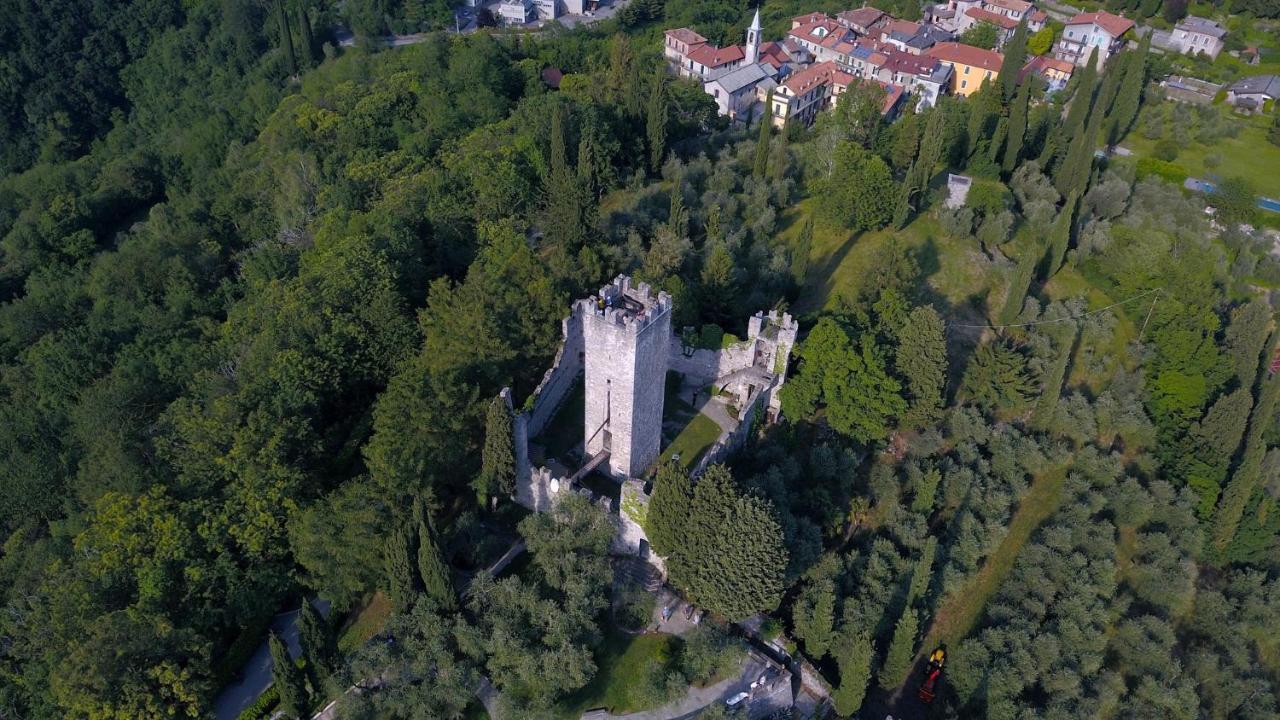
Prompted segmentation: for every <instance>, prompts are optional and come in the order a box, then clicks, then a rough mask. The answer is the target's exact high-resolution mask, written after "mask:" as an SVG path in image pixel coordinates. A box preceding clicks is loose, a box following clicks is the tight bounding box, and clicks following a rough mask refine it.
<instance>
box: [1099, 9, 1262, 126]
mask: <svg viewBox="0 0 1280 720" xmlns="http://www.w3.org/2000/svg"><path fill="white" fill-rule="evenodd" d="M1150 54H1151V33H1147V34H1146V35H1145V36H1143V38H1142V42H1141V43H1140V44H1139V45H1138V51H1137V53H1136V54H1134V55H1133V57H1131V58H1130V59H1129V62H1128V63H1126V64H1125V68H1124V79H1123V80H1121V82H1120V92H1119V95H1118V96H1117V97H1116V102H1115V105H1114V106H1113V107H1112V109H1111V116H1110V117H1109V118H1107V143H1108V144H1109V145H1114V144H1115V143H1118V142H1120V140H1121V139H1122V138H1124V136H1125V133H1127V132H1129V128H1130V127H1131V126H1132V125H1133V120H1134V118H1136V117H1138V107H1139V105H1140V104H1141V103H1142V90H1143V87H1144V86H1145V85H1146V82H1147V58H1148V57H1149V56H1150ZM1277 117H1280V116H1277Z"/></svg>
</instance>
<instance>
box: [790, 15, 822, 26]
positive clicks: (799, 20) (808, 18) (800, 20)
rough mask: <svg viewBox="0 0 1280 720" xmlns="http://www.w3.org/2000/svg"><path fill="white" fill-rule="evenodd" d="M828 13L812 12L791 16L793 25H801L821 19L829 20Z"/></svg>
mask: <svg viewBox="0 0 1280 720" xmlns="http://www.w3.org/2000/svg"><path fill="white" fill-rule="evenodd" d="M829 19H830V18H828V17H827V14H826V13H820V12H811V13H809V14H808V15H797V16H795V17H793V18H791V27H797V26H800V25H811V24H813V23H816V22H819V21H821V20H829Z"/></svg>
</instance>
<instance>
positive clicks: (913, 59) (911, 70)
mask: <svg viewBox="0 0 1280 720" xmlns="http://www.w3.org/2000/svg"><path fill="white" fill-rule="evenodd" d="M937 65H938V60H937V59H936V58H932V57H928V56H925V55H912V54H911V53H904V52H894V53H893V54H892V55H890V56H889V62H887V63H885V64H884V67H885V69H886V70H888V71H889V72H895V73H898V72H900V73H907V74H908V75H920V76H928V75H932V74H933V69H934V68H935V67H937Z"/></svg>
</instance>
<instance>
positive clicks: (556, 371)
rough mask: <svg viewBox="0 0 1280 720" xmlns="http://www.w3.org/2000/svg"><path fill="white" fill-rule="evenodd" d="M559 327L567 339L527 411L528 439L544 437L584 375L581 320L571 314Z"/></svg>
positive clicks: (543, 377) (534, 392)
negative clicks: (542, 435) (565, 400)
mask: <svg viewBox="0 0 1280 720" xmlns="http://www.w3.org/2000/svg"><path fill="white" fill-rule="evenodd" d="M560 328H561V333H562V334H563V336H564V340H563V342H561V343H560V350H559V351H558V352H557V353H556V359H555V361H554V362H553V363H552V364H551V367H550V368H548V369H547V372H546V374H544V375H543V376H542V382H540V383H538V387H537V389H535V390H534V391H533V395H532V396H531V397H532V407H529V408H528V412H527V415H528V435H529V437H537V436H538V435H541V434H542V431H543V430H544V429H546V427H547V423H549V422H551V419H552V418H554V417H555V416H556V411H557V410H559V409H560V406H561V405H562V404H564V399H565V398H566V397H567V396H568V395H569V391H570V390H572V389H573V385H574V383H575V382H577V380H578V377H579V376H580V375H582V365H583V363H582V355H583V346H582V318H581V317H580V316H578V315H576V314H572V313H571V314H570V315H569V317H566V318H565V319H564V320H562V321H561V323H560Z"/></svg>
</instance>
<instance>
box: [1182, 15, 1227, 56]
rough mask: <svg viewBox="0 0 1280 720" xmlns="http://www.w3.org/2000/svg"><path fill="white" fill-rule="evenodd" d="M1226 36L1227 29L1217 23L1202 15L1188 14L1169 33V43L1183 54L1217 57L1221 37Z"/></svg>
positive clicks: (1221, 44) (1221, 43) (1220, 48)
mask: <svg viewBox="0 0 1280 720" xmlns="http://www.w3.org/2000/svg"><path fill="white" fill-rule="evenodd" d="M1226 36H1227V29H1226V28H1224V27H1222V26H1221V25H1219V24H1218V23H1216V22H1214V21H1212V20H1207V19H1205V18H1202V17H1195V16H1190V17H1186V18H1183V19H1182V22H1180V23H1178V24H1177V25H1176V26H1174V28H1173V32H1172V33H1169V45H1170V47H1171V48H1172V49H1175V50H1177V51H1178V52H1180V53H1182V54H1183V55H1198V54H1201V53H1203V54H1205V55H1208V56H1209V57H1211V58H1217V57H1218V53H1220V52H1222V48H1223V41H1222V39H1223V38H1225V37H1226Z"/></svg>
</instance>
